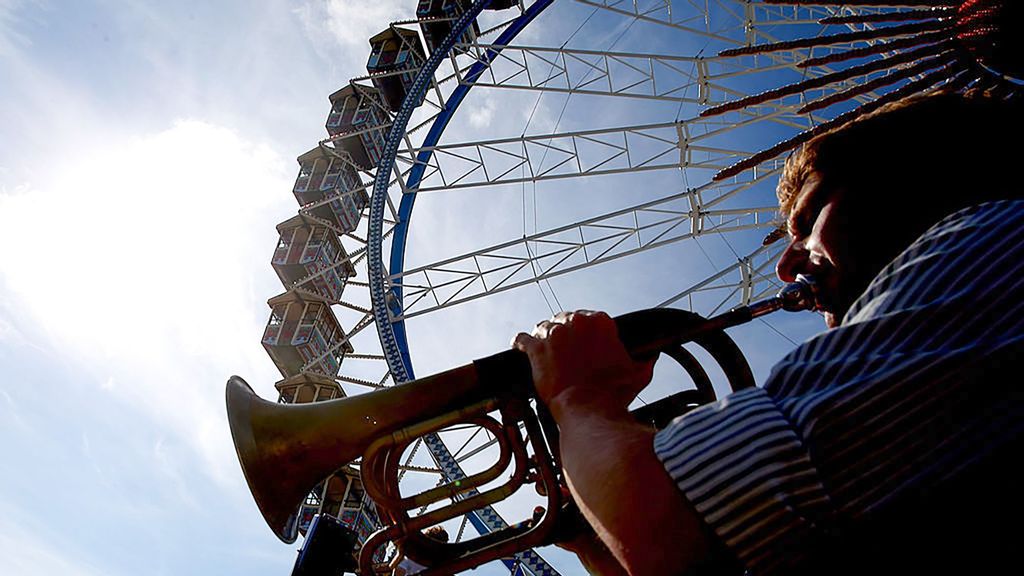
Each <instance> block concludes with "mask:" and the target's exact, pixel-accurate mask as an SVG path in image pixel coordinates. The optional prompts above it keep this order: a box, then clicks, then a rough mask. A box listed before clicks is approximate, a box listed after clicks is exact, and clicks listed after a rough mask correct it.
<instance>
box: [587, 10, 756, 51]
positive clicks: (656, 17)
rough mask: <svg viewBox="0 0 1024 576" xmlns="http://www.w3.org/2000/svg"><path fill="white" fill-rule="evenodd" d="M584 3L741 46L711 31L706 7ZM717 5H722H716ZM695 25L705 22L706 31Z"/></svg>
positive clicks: (689, 33)
mask: <svg viewBox="0 0 1024 576" xmlns="http://www.w3.org/2000/svg"><path fill="white" fill-rule="evenodd" d="M576 1H577V2H579V3H581V4H586V5H588V6H593V7H594V8H599V9H602V10H608V11H610V12H614V13H617V14H620V15H623V16H627V17H629V18H633V19H636V20H640V21H644V22H653V23H655V24H660V25H662V26H668V27H670V28H674V29H675V30H678V31H680V32H683V33H686V34H688V35H692V36H696V37H704V38H708V39H710V40H717V41H720V42H727V43H730V44H737V43H739V42H738V41H737V40H736V39H735V38H730V37H728V36H724V35H722V31H718V32H712V31H711V29H710V26H709V25H708V21H709V18H708V16H709V14H708V12H707V11H706V10H705V9H704V8H703V6H694V5H693V4H690V6H691V9H690V10H675V9H673V6H672V0H648V1H646V2H643V1H639V0H631V1H625V0H601V1H598V0H576ZM715 4H716V5H717V4H719V3H718V2H715ZM694 22H704V23H705V26H704V28H697V27H694V25H693V23H694Z"/></svg>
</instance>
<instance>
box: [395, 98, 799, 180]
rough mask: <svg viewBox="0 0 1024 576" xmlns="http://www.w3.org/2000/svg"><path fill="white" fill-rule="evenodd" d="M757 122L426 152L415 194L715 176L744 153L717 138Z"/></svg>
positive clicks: (702, 123)
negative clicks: (677, 171)
mask: <svg viewBox="0 0 1024 576" xmlns="http://www.w3.org/2000/svg"><path fill="white" fill-rule="evenodd" d="M779 117H781V113H780V114H779ZM737 118H741V119H737ZM763 121H764V119H763V118H759V117H757V116H754V115H743V116H740V115H732V116H729V117H723V116H719V117H712V118H699V117H698V118H694V119H691V120H685V121H681V122H665V123H660V124H647V125H640V126H625V127H618V128H604V129H595V130H581V131H572V132H562V133H559V134H543V135H535V136H521V137H516V138H503V139H496V140H489V141H478V142H468V143H456V144H445V145H441V146H433V147H425V148H422V149H420V150H429V151H431V152H432V154H431V159H430V161H429V162H428V164H427V168H426V172H425V175H424V177H423V180H422V183H421V184H420V186H419V188H418V191H419V192H430V191H436V190H453V189H458V188H470V187H477V186H493V185H496V184H512V183H520V182H541V181H545V180H555V179H564V178H575V177H581V176H599V175H610V174H623V173H630V172H646V171H650V170H665V169H670V168H694V169H706V170H715V171H717V170H720V169H722V168H725V167H727V166H729V165H731V164H732V163H734V162H735V161H737V160H739V159H741V158H746V157H747V156H748V155H749V154H750V151H748V150H736V149H731V148H728V147H726V145H725V144H722V143H721V141H722V139H723V138H722V137H723V136H724V135H726V134H727V133H728V132H730V131H733V130H736V129H737V128H740V127H743V126H745V125H747V124H753V123H756V122H763ZM796 121H797V119H794V122H796ZM417 152H418V151H417ZM399 158H400V159H401V160H404V161H405V162H407V163H408V164H410V165H411V164H414V163H416V162H417V160H416V159H415V158H416V155H415V154H410V155H407V156H406V155H403V156H401V157H399Z"/></svg>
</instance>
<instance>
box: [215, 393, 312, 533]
mask: <svg viewBox="0 0 1024 576" xmlns="http://www.w3.org/2000/svg"><path fill="white" fill-rule="evenodd" d="M226 396H227V398H226V400H227V408H228V424H229V426H230V427H231V438H232V440H234V444H235V452H236V454H238V461H239V463H241V465H242V472H243V473H244V474H245V481H246V482H247V483H248V484H249V490H250V491H251V492H252V496H253V499H255V500H256V505H257V506H258V507H259V509H260V512H261V513H262V514H263V519H264V520H266V521H267V524H268V525H269V526H270V528H271V529H272V530H273V531H274V534H276V535H277V537H278V538H280V539H281V540H282V541H283V542H285V543H288V544H291V543H292V542H295V539H296V537H297V536H298V508H286V507H285V506H284V505H282V503H283V502H294V501H295V497H294V496H295V495H294V494H291V493H288V492H291V491H292V490H295V489H297V490H299V491H300V492H299V495H298V497H299V498H303V497H304V496H305V492H307V491H308V490H309V485H308V484H307V485H305V486H304V487H301V488H299V487H296V486H289V485H288V484H289V483H288V482H285V481H283V480H286V477H284V476H282V475H280V474H275V477H276V478H275V480H276V481H273V482H268V481H267V479H269V477H270V475H271V474H272V473H273V472H274V470H273V468H274V467H275V463H274V462H273V461H272V458H271V457H270V454H269V453H268V451H267V450H266V446H265V444H264V442H263V441H258V440H257V439H256V437H255V435H256V432H257V431H256V430H255V429H254V427H253V424H252V423H253V413H254V412H255V413H257V414H258V413H260V412H261V409H260V408H261V407H260V406H259V404H260V403H261V402H263V403H265V401H264V400H263V399H261V398H260V397H259V396H257V395H256V393H255V392H254V391H253V389H252V388H251V387H250V386H249V384H248V383H246V381H245V380H243V379H242V378H240V377H238V376H232V377H231V378H230V379H229V380H228V385H227V393H226ZM279 442H280V440H279V441H278V443H279Z"/></svg>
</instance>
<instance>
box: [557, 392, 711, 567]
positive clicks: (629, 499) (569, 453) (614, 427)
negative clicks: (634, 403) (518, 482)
mask: <svg viewBox="0 0 1024 576" xmlns="http://www.w3.org/2000/svg"><path fill="white" fill-rule="evenodd" d="M556 420H558V422H559V429H560V431H561V452H562V463H563V466H564V468H565V472H566V476H567V478H568V480H569V487H570V489H571V490H572V492H573V496H574V497H575V498H576V501H577V503H578V504H579V506H580V509H581V510H582V511H583V514H584V515H585V516H586V518H587V520H588V521H589V522H590V524H591V525H592V526H593V527H594V530H595V531H596V532H597V534H598V536H599V537H600V538H601V540H602V541H603V542H604V543H605V545H606V546H607V547H608V549H609V550H610V551H611V553H612V554H613V555H614V556H615V558H616V559H618V561H619V562H620V563H621V564H622V566H623V567H625V569H626V570H627V571H628V572H629V573H630V574H633V575H634V576H636V575H644V574H679V573H682V572H685V571H686V570H687V569H688V568H689V567H691V566H692V565H694V563H696V562H699V561H700V560H702V559H703V558H704V556H705V554H707V543H706V541H705V539H704V536H703V533H702V532H701V524H700V520H699V519H698V517H697V515H696V513H695V512H694V511H693V509H692V508H691V507H690V505H689V503H687V502H686V501H685V499H684V498H683V497H682V495H681V494H680V492H679V491H678V489H677V488H676V486H675V484H674V483H673V482H672V480H671V478H669V476H668V474H667V473H666V472H665V469H664V467H663V466H662V464H661V462H660V461H659V460H658V458H657V457H656V456H655V454H654V448H653V436H654V431H653V430H652V429H650V428H648V427H646V426H643V425H641V424H638V423H636V422H635V421H633V420H632V418H631V417H630V416H629V414H628V412H623V413H622V414H618V413H613V414H603V413H594V412H592V411H589V410H587V409H586V408H585V407H581V408H579V409H574V408H573V407H572V406H568V407H565V408H562V409H561V410H559V413H558V415H557V416H556Z"/></svg>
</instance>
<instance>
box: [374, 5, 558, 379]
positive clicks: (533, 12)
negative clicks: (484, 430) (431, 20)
mask: <svg viewBox="0 0 1024 576" xmlns="http://www.w3.org/2000/svg"><path fill="white" fill-rule="evenodd" d="M552 2H554V0H537V2H534V3H533V4H532V5H531V6H530V7H529V8H528V9H526V11H524V12H523V14H522V15H520V16H519V18H517V19H516V20H515V21H513V22H512V24H510V25H509V27H508V28H506V29H505V31H504V32H502V34H501V35H500V36H498V38H497V40H495V41H494V44H493V45H492V46H494V47H493V48H489V49H488V50H487V52H486V53H485V54H484V57H483V59H482V60H481V61H478V62H476V63H475V64H473V66H471V67H470V69H469V72H468V73H467V74H466V77H465V79H464V80H463V81H462V82H460V83H459V85H458V86H457V87H456V88H455V90H454V91H452V93H451V95H449V97H448V100H447V101H446V102H445V105H444V108H443V109H442V110H441V112H440V114H439V115H438V117H437V118H436V119H435V120H434V124H433V125H432V126H431V127H430V131H429V132H428V133H427V136H426V138H424V139H423V146H424V147H427V146H436V145H437V143H438V142H439V141H440V140H441V135H442V134H443V133H444V130H445V128H447V127H448V122H449V121H450V120H451V119H452V117H453V116H454V115H455V111H456V110H457V109H458V108H459V106H460V105H461V104H462V101H463V99H465V97H466V95H467V94H468V93H469V90H470V89H471V88H472V87H473V85H474V84H475V83H476V81H477V79H478V78H480V76H481V75H482V74H483V73H484V71H485V70H486V69H487V67H488V65H489V64H490V63H491V62H493V61H494V58H495V57H497V55H498V54H499V53H500V52H501V49H502V48H503V47H505V46H507V45H509V44H510V43H511V42H512V40H513V39H515V37H516V36H517V35H518V34H519V32H521V31H522V30H523V29H525V28H526V26H527V25H528V24H529V23H530V22H532V21H533V19H534V18H536V17H537V15H539V14H540V13H541V11H543V10H544V9H545V8H547V7H548V6H550V5H551V4H552ZM449 49H450V48H449ZM432 155H433V151H432V150H424V151H422V152H420V153H419V154H418V155H417V156H416V164H415V165H414V166H413V167H412V170H411V171H410V172H409V179H408V180H407V181H406V190H408V191H409V192H406V193H405V194H403V195H402V202H401V204H399V206H398V224H397V225H396V226H395V229H394V232H393V233H392V236H393V239H392V243H391V262H390V265H389V267H388V270H390V271H391V274H392V275H394V274H400V273H401V272H402V271H403V270H405V242H406V240H407V237H408V234H409V218H410V216H412V209H413V205H414V204H415V203H416V194H417V193H416V190H417V189H419V186H420V181H421V180H422V179H423V174H424V172H426V168H427V163H428V162H429V161H430V157H431V156H432ZM374 192H376V190H375V191H374ZM381 216H382V217H383V212H382V213H381ZM391 293H392V295H393V297H394V299H393V300H392V302H391V305H390V308H391V311H392V313H393V314H394V315H395V316H398V315H400V314H401V312H402V286H401V280H399V281H398V282H396V285H395V286H394V287H393V288H392V289H391ZM392 326H393V328H394V333H395V340H396V344H397V346H398V350H399V353H400V354H401V356H402V363H403V364H405V367H406V370H407V373H408V375H409V378H410V379H412V378H415V376H413V366H412V359H411V357H410V356H409V342H408V340H407V338H406V332H405V321H404V320H399V321H398V322H393V323H392Z"/></svg>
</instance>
